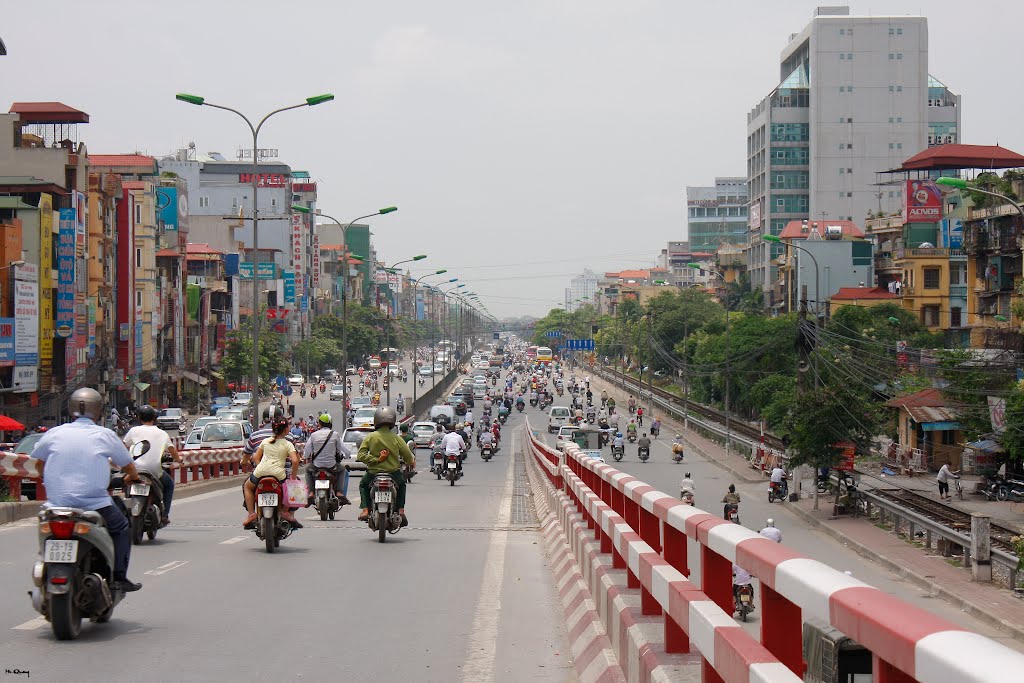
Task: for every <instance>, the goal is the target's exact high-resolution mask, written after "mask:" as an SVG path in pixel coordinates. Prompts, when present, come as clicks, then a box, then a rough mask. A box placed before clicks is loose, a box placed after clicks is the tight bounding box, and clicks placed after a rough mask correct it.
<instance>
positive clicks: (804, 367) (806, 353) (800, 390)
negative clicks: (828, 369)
mask: <svg viewBox="0 0 1024 683" xmlns="http://www.w3.org/2000/svg"><path fill="white" fill-rule="evenodd" d="M813 343H814V342H813V337H811V335H810V332H809V331H808V329H807V285H803V286H801V287H800V323H799V327H798V328H797V335H796V351H797V358H798V360H797V372H796V392H797V394H798V395H801V396H802V395H803V394H805V393H806V392H807V372H808V371H809V370H810V368H811V363H810V360H811V359H810V350H811V348H812V344H813ZM814 509H815V510H817V509H818V468H817V467H815V468H814Z"/></svg>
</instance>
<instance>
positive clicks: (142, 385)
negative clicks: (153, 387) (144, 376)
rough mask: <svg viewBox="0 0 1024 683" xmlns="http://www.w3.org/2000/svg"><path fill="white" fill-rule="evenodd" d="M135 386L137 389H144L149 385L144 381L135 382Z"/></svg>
mask: <svg viewBox="0 0 1024 683" xmlns="http://www.w3.org/2000/svg"><path fill="white" fill-rule="evenodd" d="M135 388H136V389H138V390H139V391H145V390H146V389H149V385H148V384H146V383H145V382H136V383H135Z"/></svg>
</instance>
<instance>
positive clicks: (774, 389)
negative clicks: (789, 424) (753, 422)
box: [747, 375, 796, 433]
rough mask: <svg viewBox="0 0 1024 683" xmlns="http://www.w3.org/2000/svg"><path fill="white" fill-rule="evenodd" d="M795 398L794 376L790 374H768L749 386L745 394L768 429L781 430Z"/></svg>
mask: <svg viewBox="0 0 1024 683" xmlns="http://www.w3.org/2000/svg"><path fill="white" fill-rule="evenodd" d="M795 398H796V377H794V376H792V375H768V376H767V377H763V378H761V379H760V380H758V381H757V382H755V383H754V385H753V386H752V387H750V391H749V392H748V394H747V400H748V401H749V403H750V405H751V407H752V408H753V410H754V411H755V412H756V413H758V414H760V416H761V419H762V420H764V422H765V425H766V426H767V428H768V431H770V432H773V433H776V432H782V431H784V430H785V427H786V419H787V418H788V416H789V411H790V409H791V408H792V406H793V401H794V399H795Z"/></svg>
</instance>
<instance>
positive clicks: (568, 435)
mask: <svg viewBox="0 0 1024 683" xmlns="http://www.w3.org/2000/svg"><path fill="white" fill-rule="evenodd" d="M577 429H578V427H574V426H572V425H565V426H563V427H559V428H558V436H556V437H555V449H556V450H559V451H560V450H562V449H563V448H565V443H566V442H567V441H572V435H573V434H574V433H575V432H576V430H577Z"/></svg>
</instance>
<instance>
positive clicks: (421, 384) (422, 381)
mask: <svg viewBox="0 0 1024 683" xmlns="http://www.w3.org/2000/svg"><path fill="white" fill-rule="evenodd" d="M425 383H426V380H425V379H423V378H422V377H420V380H419V384H420V386H421V387H422V386H423V385H424V384H425Z"/></svg>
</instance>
